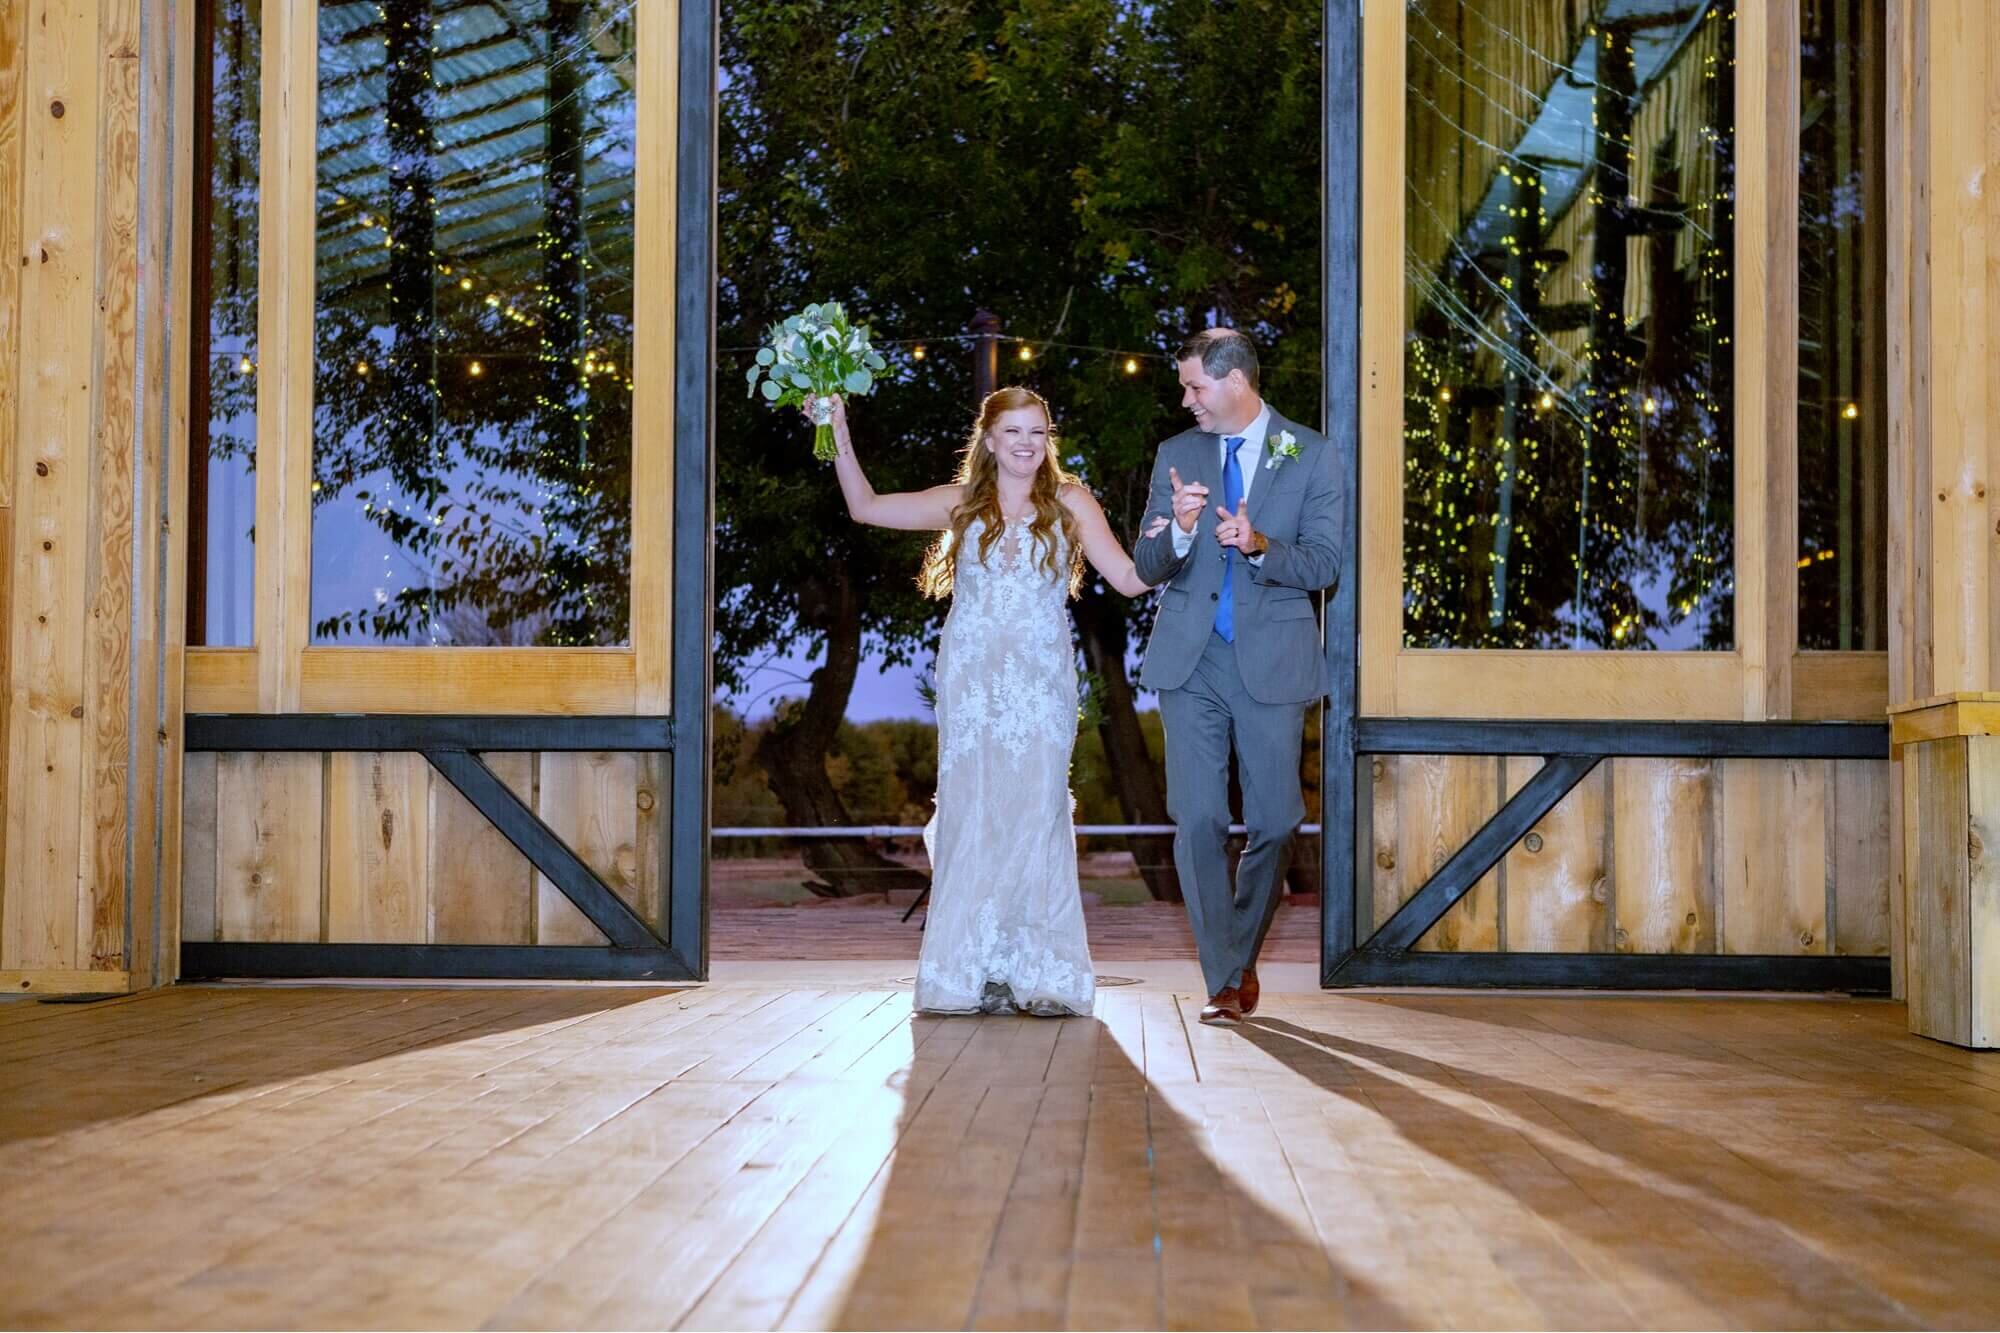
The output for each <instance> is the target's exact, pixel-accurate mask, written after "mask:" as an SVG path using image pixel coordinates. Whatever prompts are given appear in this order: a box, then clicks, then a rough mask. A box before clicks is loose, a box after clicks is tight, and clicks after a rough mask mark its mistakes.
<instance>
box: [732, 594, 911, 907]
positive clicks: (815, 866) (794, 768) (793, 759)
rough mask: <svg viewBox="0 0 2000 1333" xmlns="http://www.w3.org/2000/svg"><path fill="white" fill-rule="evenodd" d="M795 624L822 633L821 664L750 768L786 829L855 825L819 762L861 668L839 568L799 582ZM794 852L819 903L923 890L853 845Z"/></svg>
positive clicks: (866, 847)
mask: <svg viewBox="0 0 2000 1333" xmlns="http://www.w3.org/2000/svg"><path fill="white" fill-rule="evenodd" d="M799 619H800V621H801V622H802V623H804V624H807V625H812V626H815V627H818V628H821V629H823V630H825V632H826V665H824V666H822V667H821V668H820V669H819V670H817V671H815V672H813V674H812V688H811V689H810V690H808V691H807V693H806V698H805V703H804V704H803V705H802V706H801V707H800V708H799V709H798V710H797V712H795V713H793V714H791V715H790V716H787V717H782V718H779V719H778V720H776V721H774V722H773V723H772V725H771V728H770V730H768V731H766V732H765V733H764V737H763V739H762V740H760V741H759V742H758V743H757V764H758V766H759V767H760V768H762V769H763V770H764V779H765V781H766V782H768V783H769V784H770V787H771V794H772V795H774V796H776V797H777V798H778V803H779V804H780V805H782V806H784V807H785V819H786V821H787V822H788V823H790V824H791V825H793V826H794V827H799V828H832V827H838V826H840V825H843V824H851V823H853V822H854V821H853V818H852V817H851V816H850V815H849V814H848V813H847V805H846V803H845V802H843V801H842V800H841V799H840V793H839V792H838V791H836V790H835V789H834V785H833V779H832V778H831V777H829V776H828V775H827V771H826V759H827V754H828V752H829V751H831V750H832V748H833V742H834V737H835V736H836V735H837V734H838V733H839V731H840V723H841V720H842V719H843V718H844V717H845V716H846V715H847V700H848V696H849V695H850V694H852V693H853V690H854V677H855V673H856V671H857V670H858V669H859V667H860V665H861V597H860V593H859V590H857V589H856V588H855V586H854V583H853V581H852V580H851V579H849V578H848V577H847V575H846V573H845V572H843V571H842V570H840V569H839V568H838V567H835V568H834V569H832V570H831V571H830V572H829V573H827V574H826V575H824V576H814V577H812V578H808V579H805V580H803V581H802V582H801V585H800V589H799ZM801 851H802V853H803V855H804V858H805V863H806V868H807V869H808V870H810V871H812V872H813V873H814V874H815V875H817V876H819V879H818V880H808V881H806V885H805V887H806V888H807V889H809V890H811V891H812V892H813V893H816V894H818V895H819V896H820V897H822V898H845V897H851V896H853V895H854V894H857V893H886V892H888V891H889V890H891V889H909V890H914V891H918V892H921V891H922V890H924V889H926V888H928V887H930V877H929V876H928V875H926V874H924V873H923V872H922V871H920V870H912V869H910V868H909V867H908V866H904V865H901V864H899V863H897V862H895V861H892V860H890V859H889V858H888V857H886V856H884V855H882V854H881V853H880V852H879V851H877V850H876V849H875V848H874V847H873V846H871V845H870V844H869V843H868V842H866V841H864V840H862V839H859V838H820V839H816V840H812V841H807V842H803V843H802V844H801Z"/></svg>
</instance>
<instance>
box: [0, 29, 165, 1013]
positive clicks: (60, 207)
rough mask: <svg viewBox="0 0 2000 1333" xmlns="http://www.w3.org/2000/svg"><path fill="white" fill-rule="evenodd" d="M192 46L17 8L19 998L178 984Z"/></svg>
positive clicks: (10, 181) (4, 844)
mask: <svg viewBox="0 0 2000 1333" xmlns="http://www.w3.org/2000/svg"><path fill="white" fill-rule="evenodd" d="M171 44H172V34H171V31H170V25H168V24H166V23H164V22H153V23H149V24H147V25H145V26H144V28H143V30H142V25H141V22H140V0H5V3H0V236H4V237H5V243H6V246H7V249H8V251H9V253H7V254H5V255H4V256H0V607H4V608H5V614H4V618H3V619H4V625H0V738H4V754H5V764H4V773H0V810H4V819H0V988H4V989H6V990H12V991H20V990H28V991H36V990H49V991H106V990H123V989H126V988H127V987H128V986H132V985H143V984H147V983H149V982H150V980H151V979H152V978H154V977H155V976H157V975H158V963H159V952H158V950H157V949H156V947H155V940H156V926H157V924H158V923H157V920H156V916H155V909H156V898H157V891H158V889H159V886H160V883H161V879H162V868H163V867H162V862H163V858H164V856H165V855H166V851H165V847H164V842H165V840H164V839H163V836H162V833H163V829H162V821H161V820H160V818H159V810H160V808H161V804H160V802H161V793H162V786H163V784H164V783H166V782H167V781H168V777H169V774H170V772H171V770H172V769H173V767H174V747H175V745H176V743H177V727H176V726H175V725H174V724H173V723H172V721H171V713H172V710H171V708H170V706H169V700H168V698H167V693H166V692H167V690H168V687H169V682H170V681H172V679H173V678H174V677H175V676H176V675H177V674H178V673H177V672H176V671H175V670H174V669H173V667H174V665H175V663H176V661H177V658H176V657H175V653H176V639H177V630H178V624H179V607H178V601H177V598H178V593H177V590H176V588H175V586H174V578H173V573H172V570H171V568H170V567H167V566H164V565H163V564H162V561H161V558H160V557H161V551H162V533H163V528H164V526H165V523H166V515H167V513H168V511H169V508H170V506H171V503H172V501H173V499H174V496H173V495H171V494H169V493H168V490H167V486H168V479H167V474H166V471H165V469H164V467H163V466H162V460H163V458H164V442H165V440H166V439H167V438H168V435H169V433H170V432H169V425H170V423H169V419H168V414H169V412H170V411H171V405H172V394H171V393H170V391H169V388H168V385H169V382H170V381H169V378H168V377H169V375H170V374H171V371H170V361H171V357H170V352H171V348H170V345H169V339H168V329H167V324H166V320H165V314H166V311H167V310H168V309H169V308H170V307H171V305H172V304H173V297H174V296H175V293H174V292H173V291H172V290H171V289H170V286H169V282H168V277H167V274H168V273H169V269H170V266H169V264H168V263H167V262H166V261H167V257H168V245H169V239H170V224H171V221H172V218H173V214H174V211H175V210H173V209H172V208H170V207H169V206H168V205H167V202H166V201H168V200H170V199H173V198H174V197H175V190H174V183H173V178H172V175H171V166H172V161H173V147H174V145H173V141H172V139H171V137H170V132H171V127H172V125H173V124H174V123H175V117H174V115H173V110H174V108H173V106H172V103H171V93H172V87H171V85H170V83H169V73H170V69H171V62H170V60H169V59H168V58H167V57H168V55H169V54H170V51H171ZM142 140H143V141H144V142H143V146H142ZM142 169H144V170H146V171H147V172H148V173H149V175H148V176H146V178H144V179H142V177H141V171H142Z"/></svg>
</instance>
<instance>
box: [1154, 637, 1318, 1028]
mask: <svg viewBox="0 0 2000 1333" xmlns="http://www.w3.org/2000/svg"><path fill="white" fill-rule="evenodd" d="M1236 663H1237V654H1236V646H1235V645H1233V644H1230V643H1227V642H1225V641H1224V640H1223V639H1222V638H1221V636H1219V635H1216V634H1210V635H1209V636H1208V646H1207V647H1206V648H1205V649H1203V651H1202V655H1201V660H1200V661H1199V662H1198V663H1197V664H1196V666H1195V669H1194V673H1193V674H1192V675H1191V676H1189V677H1188V679H1187V683H1186V684H1184V685H1182V686H1181V687H1180V688H1179V689H1175V690H1162V691H1160V716H1161V719H1162V720H1163V721H1164V722H1165V723H1166V731H1167V774H1168V777H1167V811H1168V813H1169V814H1170V815H1171V816H1172V817H1173V821H1174V824H1175V826H1176V827H1175V832H1174V866H1175V868H1176V869H1177V870H1178V871H1179V872H1180V880H1181V892H1182V893H1183V894H1184V895H1185V896H1186V898H1187V909H1188V920H1189V922H1190V924H1192V925H1193V927H1194V936H1195V946H1196V948H1197V949H1199V950H1200V953H1201V972H1202V977H1203V979H1204V980H1205V981H1206V982H1207V984H1208V993H1209V994H1210V995H1214V994H1215V993H1216V992H1218V991H1220V990H1222V989H1223V988H1224V987H1227V986H1234V985H1236V984H1237V983H1238V982H1240V981H1241V980H1242V978H1243V969H1244V967H1246V966H1247V965H1249V964H1250V963H1252V962H1254V961H1255V960H1256V957H1257V950H1258V949H1259V948H1261V947H1262V946H1263V943H1264V933H1265V931H1267V930H1269V929H1270V926H1271V915H1272V913H1273V912H1275V911H1276V910H1277V906H1278V887H1279V884H1280V881H1281V880H1282V879H1283V878H1284V873H1285V866H1286V863H1287V861H1288V860H1289V859H1290V856H1291V850H1292V833H1293V830H1295V829H1296V828H1297V827H1298V825H1299V821H1300V820H1301V819H1303V818H1305V813H1306V806H1305V797H1304V795H1303V794H1302V793H1301V792H1300V790H1299V747H1300V745H1301V743H1302V737H1303V734H1304V730H1305V710H1306V705H1305V704H1304V703H1283V704H1267V703H1259V702H1258V701H1257V700H1255V699H1253V698H1251V697H1250V693H1249V691H1248V690H1246V689H1245V688H1244V685H1243V675H1242V672H1241V671H1240V670H1239V669H1238V668H1237V664H1236ZM1232 748H1234V750H1235V751H1236V766H1237V780H1238V781H1239V782H1240V783H1241V785H1242V788H1243V823H1244V826H1245V828H1247V829H1248V830H1249V842H1248V844H1247V845H1246V846H1245V847H1244V849H1243V857H1242V860H1241V861H1240V862H1239V863H1238V865H1237V867H1236V884H1235V887H1234V889H1233V890H1232V889H1231V887H1230V883H1229V858H1228V853H1227V852H1226V851H1225V849H1224V842H1225V840H1226V839H1227V837H1228V835H1229V753H1230V750H1231V749H1232Z"/></svg>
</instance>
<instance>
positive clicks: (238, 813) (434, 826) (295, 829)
mask: <svg viewBox="0 0 2000 1333" xmlns="http://www.w3.org/2000/svg"><path fill="white" fill-rule="evenodd" d="M486 762H487V764H488V765H489V766H490V767H491V768H492V769H493V770H494V772H495V773H497V774H498V775H499V776H500V778H501V780H502V781H503V782H505V783H506V784H507V785H508V786H509V787H510V788H512V789H513V791H514V793H515V794H516V795H518V796H520V797H521V799H522V800H523V801H524V802H526V803H527V804H528V806H529V807H530V808H531V809H533V810H535V812H536V813H537V814H539V815H540V816H541V818H542V819H543V821H544V822H546V823H547V824H548V825H549V826H550V827H551V828H553V829H554V830H555V831H556V832H557V833H558V834H559V835H561V836H562V838H563V840H564V841H565V842H567V843H568V844H569V845H570V847H571V848H573V849H574V850H575V851H576V853H577V855H578V856H579V857H581V858H582V859H583V861H584V862H585V863H586V864H587V865H589V866H590V868H591V869H592V870H594V871H596V872H597V874H598V875H599V876H600V877H602V878H603V880H604V881H605V883H607V884H609V885H610V886H611V888H612V889H613V891H615V892H616V893H617V894H618V895H619V896H620V897H622V898H624V899H625V901H626V902H628V903H630V904H631V905H632V907H633V909H634V910H635V911H637V912H638V913H639V915H640V916H641V917H642V918H644V919H645V920H646V921H648V922H651V923H653V924H654V925H655V926H656V927H658V928H660V929H662V930H663V931H664V917H663V912H664V907H665V886H664V883H663V880H662V876H663V874H664V862H663V859H662V851H663V839H664V837H665V831H666V817H665V801H664V799H663V794H664V792H665V762H666V761H665V760H664V758H663V757H660V756H654V755H638V754H575V753H562V754H541V755H535V754H494V755H488V756H486ZM186 773H187V797H186V824H185V839H184V844H183V846H184V854H183V865H184V873H183V880H182V893H181V901H182V921H181V926H182V932H183V935H184V937H185V938H187V939H190V940H230V941H238V942H273V943H280V942H311V941H323V942H329V943H377V944H398V943H399V944H603V943H604V937H603V936H602V935H601V934H600V933H599V932H598V930H597V928H596V927H595V926H593V925H591V924H590V923H589V922H588V921H587V920H585V919H584V917H583V914H582V913H580V912H579V911H577V909H576V908H575V907H574V906H572V905H571V903H570V902H569V900H568V899H567V898H565V897H563V895H562V894H561V893H560V892H558V891H557V890H556V889H555V887H554V886H553V885H551V884H549V883H548V882H547V881H546V880H543V879H541V877H540V876H538V875H537V874H536V873H535V870H534V868H533V867H532V866H530V865H529V864H528V862H527V860H526V858H524V857H523V856H522V855H521V854H520V853H519V852H517V851H515V850H514V848H513V846H512V845H511V844H509V843H508V842H507V840H506V839H505V838H504V837H502V836H501V835H500V833H499V832H498V830H496V829H495V828H494V827H493V826H492V824H490V823H489V822H488V821H487V819H486V817H485V816H484V815H482V814H480V813H479V812H478V811H477V810H475V809H474V808H473V807H472V805H471V803H469V802H468V801H466V799H465V798H464V797H463V796H460V795H459V794H458V791H457V790H456V789H455V788H454V787H452V785H451V784H450V783H449V782H447V781H445V780H444V778H442V777H441V776H439V775H438V774H437V772H436V771H435V770H433V769H432V768H431V766H430V765H429V763H427V762H426V761H425V760H424V758H423V756H422V755H418V754H403V753H392V754H326V755H318V754H303V755H300V754H194V755H189V756H188V759H187V766H186ZM302 812H309V813H302Z"/></svg>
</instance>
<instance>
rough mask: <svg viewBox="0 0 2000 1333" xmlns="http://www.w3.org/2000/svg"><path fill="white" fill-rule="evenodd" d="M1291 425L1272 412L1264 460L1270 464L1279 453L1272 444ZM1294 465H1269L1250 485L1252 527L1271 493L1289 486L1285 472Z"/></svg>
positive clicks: (1265, 439) (1266, 433) (1266, 437)
mask: <svg viewBox="0 0 2000 1333" xmlns="http://www.w3.org/2000/svg"><path fill="white" fill-rule="evenodd" d="M1291 427H1292V423H1291V422H1289V421H1287V420H1285V419H1284V418H1283V417H1281V416H1279V415H1278V414H1277V413H1276V412H1273V413H1271V421H1270V424H1269V426H1268V427H1267V428H1266V430H1265V432H1264V462H1265V463H1266V464H1268V463H1269V462H1270V461H1271V460H1272V459H1274V458H1276V457H1277V455H1276V454H1275V453H1273V452H1272V446H1273V445H1274V444H1275V443H1276V442H1277V439H1278V436H1279V434H1280V433H1282V432H1284V431H1287V430H1291ZM1292 433H1293V434H1294V435H1296V434H1297V433H1298V432H1297V431H1293V432H1292ZM1292 467H1293V464H1292V463H1280V464H1279V465H1278V466H1276V467H1268V466H1267V467H1264V469H1263V472H1262V474H1261V475H1260V476H1259V477H1258V478H1257V480H1256V481H1255V482H1253V483H1252V484H1251V486H1250V526H1251V527H1253V528H1254V527H1256V526H1257V518H1258V516H1259V515H1260V514H1262V513H1263V512H1264V507H1265V505H1266V504H1267V503H1268V502H1269V500H1270V498H1271V493H1272V492H1273V491H1275V490H1277V489H1278V488H1279V487H1280V486H1288V485H1290V484H1291V480H1292V479H1291V478H1290V477H1288V476H1286V475H1285V474H1286V473H1288V472H1290V471H1291V470H1292Z"/></svg>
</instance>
